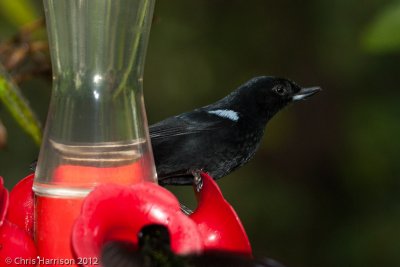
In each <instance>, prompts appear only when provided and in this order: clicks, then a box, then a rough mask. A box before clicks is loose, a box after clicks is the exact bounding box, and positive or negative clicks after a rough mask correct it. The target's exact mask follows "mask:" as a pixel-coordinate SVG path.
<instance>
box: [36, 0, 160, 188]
mask: <svg viewBox="0 0 400 267" xmlns="http://www.w3.org/2000/svg"><path fill="white" fill-rule="evenodd" d="M44 5H45V14H46V22H47V31H48V34H49V44H50V53H51V59H52V66H53V92H52V96H51V101H50V107H49V110H48V117H47V121H46V127H45V132H44V138H43V144H42V147H41V150H40V154H39V160H38V164H37V169H36V175H35V183H34V190H35V192H36V193H37V194H46V192H47V193H48V192H50V191H54V192H55V194H59V195H64V194H66V195H68V194H70V191H71V190H72V191H76V192H78V193H77V194H86V193H87V192H88V191H90V189H92V188H93V187H94V186H95V185H97V184H99V183H104V182H117V183H123V184H132V183H135V182H138V181H156V175H155V168H154V160H153V156H152V151H151V146H150V140H149V134H148V127H147V119H146V112H145V109H144V102H143V93H142V82H143V65H144V57H145V52H146V47H147V40H148V35H149V31H150V24H151V18H152V11H153V7H154V1H153V0H113V1H91V0H44ZM85 176H86V177H85ZM89 176H90V177H89ZM122 176H126V177H122ZM130 176H135V177H130ZM138 176H140V177H138Z"/></svg>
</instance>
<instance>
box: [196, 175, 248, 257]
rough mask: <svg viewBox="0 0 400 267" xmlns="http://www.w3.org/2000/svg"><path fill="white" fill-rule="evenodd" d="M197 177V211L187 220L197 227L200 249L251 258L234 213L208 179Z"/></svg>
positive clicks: (240, 224)
mask: <svg viewBox="0 0 400 267" xmlns="http://www.w3.org/2000/svg"><path fill="white" fill-rule="evenodd" d="M200 175H201V178H202V187H201V189H200V190H197V189H196V187H195V194H196V197H197V201H198V207H197V209H196V210H195V212H194V213H193V214H192V215H190V218H191V219H192V220H193V221H194V222H195V223H196V224H197V225H198V228H199V230H200V234H201V236H202V240H203V242H204V249H215V250H228V251H232V252H239V253H243V254H245V255H249V256H251V254H252V251H251V246H250V242H249V239H248V237H247V234H246V231H245V230H244V228H243V225H242V223H241V222H240V219H239V217H238V215H237V214H236V212H235V210H234V209H233V208H232V206H231V205H230V204H229V203H228V202H227V201H226V200H225V199H224V196H223V195H222V193H221V190H220V189H219V187H218V185H217V183H216V182H215V181H214V180H213V179H212V178H211V176H209V175H208V174H206V173H201V174H200ZM197 191H199V192H197Z"/></svg>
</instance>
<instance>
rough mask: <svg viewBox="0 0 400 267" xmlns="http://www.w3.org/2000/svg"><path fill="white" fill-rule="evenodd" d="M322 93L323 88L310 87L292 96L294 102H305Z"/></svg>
mask: <svg viewBox="0 0 400 267" xmlns="http://www.w3.org/2000/svg"><path fill="white" fill-rule="evenodd" d="M319 91H321V87H318V86H315V87H308V88H301V90H300V91H299V92H298V93H297V94H295V95H294V96H292V101H298V100H304V99H306V98H308V97H310V96H312V95H314V94H316V93H318V92H319Z"/></svg>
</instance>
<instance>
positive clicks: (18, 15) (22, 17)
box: [0, 0, 39, 27]
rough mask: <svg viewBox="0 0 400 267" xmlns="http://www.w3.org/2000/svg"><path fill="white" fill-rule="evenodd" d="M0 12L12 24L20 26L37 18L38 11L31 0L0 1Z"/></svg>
mask: <svg viewBox="0 0 400 267" xmlns="http://www.w3.org/2000/svg"><path fill="white" fill-rule="evenodd" d="M0 13H1V15H2V16H3V17H5V18H7V20H8V21H10V22H11V23H12V24H14V25H16V26H18V27H19V26H22V25H24V24H26V23H29V22H31V21H34V20H36V19H38V17H39V15H38V12H37V10H36V8H35V6H34V5H33V3H32V1H31V0H3V1H0Z"/></svg>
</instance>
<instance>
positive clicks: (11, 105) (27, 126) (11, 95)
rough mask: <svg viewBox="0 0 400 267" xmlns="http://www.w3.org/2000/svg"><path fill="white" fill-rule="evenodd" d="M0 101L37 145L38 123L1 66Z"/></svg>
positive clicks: (39, 139)
mask: <svg viewBox="0 0 400 267" xmlns="http://www.w3.org/2000/svg"><path fill="white" fill-rule="evenodd" d="M0 101H1V102H3V104H4V105H5V107H6V108H7V109H8V110H9V111H10V113H11V115H12V116H13V117H14V119H15V120H16V121H17V122H18V124H19V125H20V126H21V127H22V129H24V130H25V132H27V133H28V134H29V135H30V136H31V137H32V138H33V140H34V141H35V143H36V144H38V145H39V144H40V142H41V140H42V132H41V128H40V123H39V121H38V119H37V118H36V116H35V114H34V113H33V111H32V109H31V108H30V107H29V105H28V102H27V101H26V100H25V98H24V97H23V96H22V94H21V92H20V90H19V88H18V86H17V85H16V84H15V83H14V82H13V81H12V79H11V77H10V76H9V75H8V74H7V73H6V71H5V70H4V68H3V67H2V66H1V65H0Z"/></svg>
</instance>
